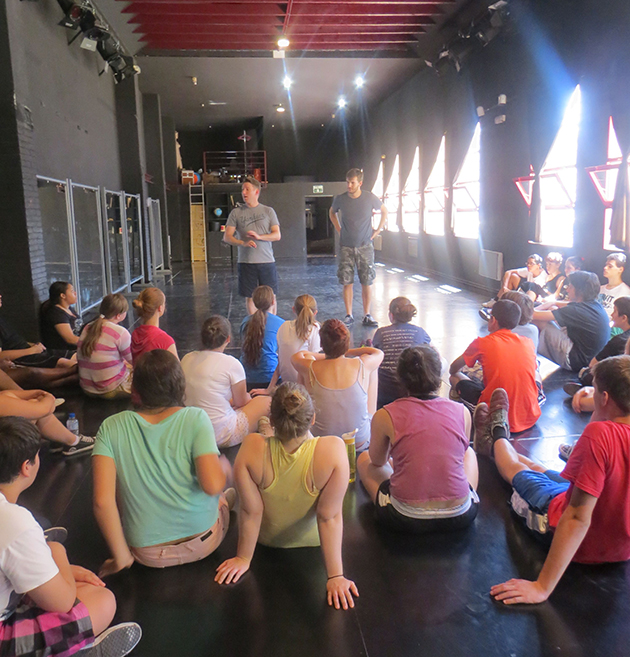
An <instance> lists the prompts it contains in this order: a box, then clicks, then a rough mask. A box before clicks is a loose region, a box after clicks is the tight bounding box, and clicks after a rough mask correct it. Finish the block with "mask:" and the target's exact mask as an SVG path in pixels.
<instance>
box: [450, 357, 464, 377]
mask: <svg viewBox="0 0 630 657" xmlns="http://www.w3.org/2000/svg"><path fill="white" fill-rule="evenodd" d="M465 366H466V361H465V360H464V354H462V355H461V356H459V357H458V358H456V359H455V360H454V361H453V362H452V363H451V366H450V368H449V370H448V373H449V374H450V375H451V376H452V375H453V374H457V372H459V371H460V370H461V369H462V368H463V367H465Z"/></svg>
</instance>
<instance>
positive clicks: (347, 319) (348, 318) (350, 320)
mask: <svg viewBox="0 0 630 657" xmlns="http://www.w3.org/2000/svg"><path fill="white" fill-rule="evenodd" d="M343 323H344V324H345V325H346V326H350V324H354V317H353V316H352V315H346V316H345V318H344V320H343Z"/></svg>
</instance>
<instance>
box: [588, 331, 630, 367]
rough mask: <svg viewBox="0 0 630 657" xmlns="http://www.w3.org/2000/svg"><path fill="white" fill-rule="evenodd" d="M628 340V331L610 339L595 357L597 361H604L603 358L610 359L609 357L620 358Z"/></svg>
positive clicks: (629, 333) (629, 334)
mask: <svg viewBox="0 0 630 657" xmlns="http://www.w3.org/2000/svg"><path fill="white" fill-rule="evenodd" d="M628 338H630V329H628V330H627V331H624V332H623V333H619V335H616V336H615V337H614V338H611V339H610V340H608V342H607V343H606V346H605V347H604V348H603V349H602V350H601V351H600V352H599V353H598V354H597V356H595V358H596V359H597V361H598V362H599V361H600V360H604V358H610V357H611V356H622V355H623V352H624V351H625V349H626V342H628Z"/></svg>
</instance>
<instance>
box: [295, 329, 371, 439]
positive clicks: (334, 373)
mask: <svg viewBox="0 0 630 657" xmlns="http://www.w3.org/2000/svg"><path fill="white" fill-rule="evenodd" d="M319 336H320V339H321V344H322V349H323V350H324V353H323V354H315V353H313V352H311V351H299V352H298V353H297V354H295V355H294V356H293V358H292V359H291V362H292V363H293V367H295V369H296V370H297V373H298V375H299V376H300V379H301V381H303V382H304V384H305V385H306V388H307V390H308V391H309V393H310V395H311V396H312V397H313V401H314V402H315V407H316V408H317V417H316V418H315V425H314V431H315V433H316V434H317V435H320V436H323V435H327V434H330V435H333V436H341V435H343V434H344V433H347V432H349V431H354V429H357V433H356V436H355V444H356V449H357V452H361V451H363V450H366V449H367V448H368V445H369V444H370V420H371V418H372V415H373V414H374V412H375V411H376V396H377V386H378V374H377V370H378V366H379V365H380V364H381V361H382V360H383V352H382V351H381V350H380V349H375V348H374V347H360V348H358V349H350V348H349V347H350V333H349V331H348V327H347V326H346V325H345V324H344V323H343V322H342V321H341V320H339V319H327V320H326V321H325V322H324V323H323V324H322V327H321V329H320V331H319Z"/></svg>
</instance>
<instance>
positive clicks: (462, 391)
mask: <svg viewBox="0 0 630 657" xmlns="http://www.w3.org/2000/svg"><path fill="white" fill-rule="evenodd" d="M455 390H457V394H458V395H459V397H460V399H461V400H462V401H463V402H465V403H466V404H468V405H469V406H476V405H477V404H478V403H479V397H481V393H482V392H483V386H482V385H480V384H479V383H477V382H476V381H472V380H470V379H464V380H463V381H458V383H457V385H456V386H455Z"/></svg>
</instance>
